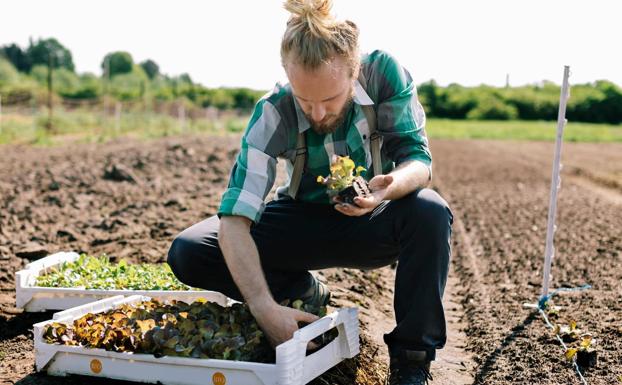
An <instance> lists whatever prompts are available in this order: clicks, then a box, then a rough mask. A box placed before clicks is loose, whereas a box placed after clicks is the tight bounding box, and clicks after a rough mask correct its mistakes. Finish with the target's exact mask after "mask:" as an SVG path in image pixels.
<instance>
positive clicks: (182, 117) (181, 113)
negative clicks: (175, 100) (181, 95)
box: [177, 102, 186, 132]
mask: <svg viewBox="0 0 622 385" xmlns="http://www.w3.org/2000/svg"><path fill="white" fill-rule="evenodd" d="M177 118H178V120H179V128H180V129H181V132H184V131H185V129H186V107H185V106H184V104H183V102H182V103H181V104H180V105H179V106H178V107H177Z"/></svg>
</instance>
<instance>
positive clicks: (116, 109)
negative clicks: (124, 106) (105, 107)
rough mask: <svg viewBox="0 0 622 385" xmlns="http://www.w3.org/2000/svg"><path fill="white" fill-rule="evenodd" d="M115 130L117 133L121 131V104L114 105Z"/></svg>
mask: <svg viewBox="0 0 622 385" xmlns="http://www.w3.org/2000/svg"><path fill="white" fill-rule="evenodd" d="M114 129H115V131H116V132H117V133H118V132H120V131H121V102H117V103H116V104H115V105H114Z"/></svg>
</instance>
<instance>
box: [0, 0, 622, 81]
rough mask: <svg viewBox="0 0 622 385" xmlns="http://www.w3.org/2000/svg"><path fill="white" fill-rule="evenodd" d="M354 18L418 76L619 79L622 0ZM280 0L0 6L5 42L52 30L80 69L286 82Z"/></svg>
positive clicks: (371, 41)
mask: <svg viewBox="0 0 622 385" xmlns="http://www.w3.org/2000/svg"><path fill="white" fill-rule="evenodd" d="M333 13H334V14H336V16H337V18H338V19H349V20H352V21H354V22H355V23H356V24H357V25H358V26H359V28H360V30H361V34H360V46H361V50H362V51H363V52H370V51H372V50H374V49H382V50H385V51H388V52H390V53H391V54H393V55H394V56H395V57H396V58H397V60H398V61H399V62H400V63H401V64H402V65H403V66H404V67H405V68H406V69H408V71H409V72H410V73H411V75H412V76H413V78H414V80H415V82H416V83H422V82H424V81H428V80H430V79H434V80H435V81H436V82H437V83H439V84H441V85H447V84H449V83H459V84H462V85H467V86H473V85H479V84H489V85H494V86H502V85H504V84H505V82H506V75H508V74H509V83H510V85H512V86H518V85H524V84H532V83H537V82H540V81H542V80H550V81H554V82H555V83H558V84H559V83H561V79H562V74H563V66H564V65H570V67H571V78H570V81H571V83H575V84H578V83H586V82H592V81H595V80H598V79H607V80H610V81H613V82H615V83H617V84H618V85H622V49H621V47H622V43H621V41H622V1H620V0H589V1H587V0H584V1H575V0H567V1H558V0H518V1H516V0H496V1H492V0H426V1H420V0H402V1H398V0H383V1H363V0H358V1H357V0H334V7H333ZM288 16H289V14H288V13H287V11H285V10H284V9H283V7H282V1H281V0H222V1H213V0H202V1H199V0H193V1H192V0H175V1H163V0H150V1H144V0H124V1H120V0H108V1H105V2H95V1H85V0H54V1H48V0H38V1H35V0H20V1H6V2H3V3H2V4H1V5H0V45H5V44H9V43H17V44H19V45H21V46H22V48H25V47H26V46H27V45H28V41H29V38H30V37H32V38H34V39H37V38H40V37H42V38H46V37H55V38H57V39H58V40H59V41H60V42H61V43H62V44H64V45H65V46H66V47H67V48H69V49H70V50H71V52H72V54H73V58H74V63H75V65H76V70H77V71H78V72H93V73H96V74H100V73H101V67H100V65H101V61H102V59H103V57H104V56H105V55H106V53H108V52H111V51H118V50H122V51H128V52H129V53H131V55H132V56H133V58H134V60H135V61H136V62H140V61H142V60H145V59H152V60H154V61H155V62H156V63H158V65H159V66H160V69H161V71H162V72H164V73H167V74H169V75H179V74H181V73H188V74H190V76H191V77H192V79H193V80H194V81H195V82H199V83H201V84H203V85H205V86H208V87H219V86H232V87H237V86H241V87H251V88H255V89H270V88H272V87H273V86H274V84H275V83H276V82H277V81H280V82H283V83H285V82H287V78H286V76H285V72H284V71H283V69H282V67H281V64H280V57H279V45H280V41H281V37H282V35H283V32H284V30H285V23H286V21H287V18H288Z"/></svg>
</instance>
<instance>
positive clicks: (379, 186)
mask: <svg viewBox="0 0 622 385" xmlns="http://www.w3.org/2000/svg"><path fill="white" fill-rule="evenodd" d="M391 183H393V177H392V176H391V175H377V176H375V177H373V178H371V180H370V181H369V189H370V190H371V195H369V196H367V197H355V198H354V203H356V204H355V205H352V204H349V203H342V202H341V201H339V200H338V199H335V201H336V202H337V204H336V205H335V210H337V211H339V212H340V213H342V214H344V215H349V216H351V217H358V216H361V215H365V214H367V213H369V212H371V211H373V210H374V209H375V208H376V207H378V205H379V204H380V203H382V201H383V200H385V199H386V196H387V193H388V191H389V185H390V184H391Z"/></svg>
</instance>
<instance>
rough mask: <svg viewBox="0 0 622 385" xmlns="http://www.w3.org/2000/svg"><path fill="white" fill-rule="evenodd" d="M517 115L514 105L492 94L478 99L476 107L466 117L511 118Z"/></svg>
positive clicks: (485, 118)
mask: <svg viewBox="0 0 622 385" xmlns="http://www.w3.org/2000/svg"><path fill="white" fill-rule="evenodd" d="M517 117H518V111H517V110H516V107H514V106H511V105H507V104H505V103H504V102H503V101H501V100H500V99H498V98H495V97H492V96H491V97H488V98H486V99H483V100H480V101H478V105H477V107H475V108H474V109H472V110H471V111H469V113H468V114H467V119H473V120H511V119H516V118H517Z"/></svg>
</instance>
